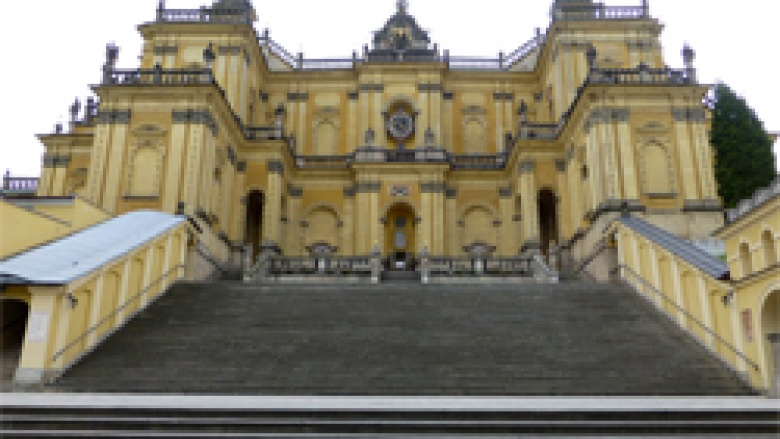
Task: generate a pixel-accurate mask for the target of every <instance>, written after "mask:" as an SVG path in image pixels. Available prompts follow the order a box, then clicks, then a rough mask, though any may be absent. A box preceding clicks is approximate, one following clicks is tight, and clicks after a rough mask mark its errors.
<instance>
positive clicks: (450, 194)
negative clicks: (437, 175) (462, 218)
mask: <svg viewBox="0 0 780 439" xmlns="http://www.w3.org/2000/svg"><path fill="white" fill-rule="evenodd" d="M445 194H446V195H447V198H449V199H455V198H458V190H457V189H455V188H447V191H446V192H445Z"/></svg>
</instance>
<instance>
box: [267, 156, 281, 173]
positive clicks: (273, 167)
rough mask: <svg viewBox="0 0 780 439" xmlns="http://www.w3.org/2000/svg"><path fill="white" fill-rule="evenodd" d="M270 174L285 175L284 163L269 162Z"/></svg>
mask: <svg viewBox="0 0 780 439" xmlns="http://www.w3.org/2000/svg"><path fill="white" fill-rule="evenodd" d="M268 172H269V173H271V174H279V175H284V163H282V162H281V161H279V160H269V161H268Z"/></svg>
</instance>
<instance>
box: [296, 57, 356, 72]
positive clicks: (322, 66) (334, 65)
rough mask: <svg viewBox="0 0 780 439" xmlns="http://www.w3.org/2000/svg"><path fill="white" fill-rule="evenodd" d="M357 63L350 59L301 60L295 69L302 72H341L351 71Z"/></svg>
mask: <svg viewBox="0 0 780 439" xmlns="http://www.w3.org/2000/svg"><path fill="white" fill-rule="evenodd" d="M357 63H358V60H357V59H352V58H333V59H303V61H302V63H300V62H299V63H297V64H301V65H299V66H297V68H300V69H303V70H340V69H341V70H343V69H351V68H353V67H355V65H356V64H357Z"/></svg>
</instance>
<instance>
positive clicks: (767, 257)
mask: <svg viewBox="0 0 780 439" xmlns="http://www.w3.org/2000/svg"><path fill="white" fill-rule="evenodd" d="M761 246H762V247H764V266H765V268H769V267H771V266H773V265H775V264H777V251H776V250H775V237H774V234H773V233H772V232H771V231H770V230H765V231H764V233H762V234H761Z"/></svg>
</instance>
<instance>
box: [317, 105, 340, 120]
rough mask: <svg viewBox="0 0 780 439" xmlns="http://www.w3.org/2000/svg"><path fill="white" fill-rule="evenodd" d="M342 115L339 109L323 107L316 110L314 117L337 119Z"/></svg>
mask: <svg viewBox="0 0 780 439" xmlns="http://www.w3.org/2000/svg"><path fill="white" fill-rule="evenodd" d="M339 114H341V109H339V107H333V106H323V107H317V108H315V109H314V116H315V117H318V118H329V117H336V116H338V115H339Z"/></svg>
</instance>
